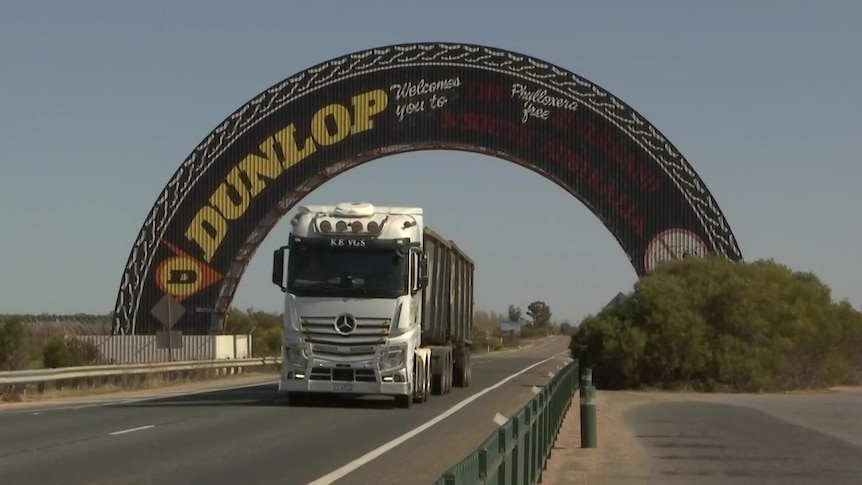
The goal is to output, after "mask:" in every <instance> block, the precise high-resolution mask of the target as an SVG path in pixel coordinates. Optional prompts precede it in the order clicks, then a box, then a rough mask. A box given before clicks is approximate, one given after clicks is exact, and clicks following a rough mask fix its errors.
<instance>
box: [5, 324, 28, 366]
mask: <svg viewBox="0 0 862 485" xmlns="http://www.w3.org/2000/svg"><path fill="white" fill-rule="evenodd" d="M23 339H24V324H23V323H22V322H21V319H19V318H11V319H9V320H5V321H0V370H4V369H8V368H11V367H15V365H14V364H15V360H16V357H17V356H18V353H19V349H20V348H21V342H22V341H23Z"/></svg>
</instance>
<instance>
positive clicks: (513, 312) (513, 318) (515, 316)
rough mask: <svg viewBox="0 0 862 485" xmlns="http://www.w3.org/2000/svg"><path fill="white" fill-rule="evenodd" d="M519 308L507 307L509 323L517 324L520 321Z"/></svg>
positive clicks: (520, 313)
mask: <svg viewBox="0 0 862 485" xmlns="http://www.w3.org/2000/svg"><path fill="white" fill-rule="evenodd" d="M521 315H522V312H521V307H516V306H515V305H509V321H510V322H518V321H520V320H521Z"/></svg>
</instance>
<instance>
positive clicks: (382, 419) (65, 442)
mask: <svg viewBox="0 0 862 485" xmlns="http://www.w3.org/2000/svg"><path fill="white" fill-rule="evenodd" d="M566 343H567V341H566V339H563V338H560V339H554V340H551V341H548V342H546V343H543V344H540V345H537V346H536V347H534V348H530V349H527V350H524V351H520V352H510V353H507V354H501V355H498V356H494V357H488V358H485V359H477V360H476V361H474V363H475V367H474V371H473V384H472V386H471V387H470V388H468V389H454V390H453V392H452V393H451V394H449V395H447V396H433V397H432V399H431V401H430V402H428V403H426V404H422V405H416V406H414V407H413V408H412V409H409V410H402V409H395V408H393V407H392V404H391V402H390V401H381V400H373V399H371V400H362V401H353V402H341V403H326V404H324V403H320V404H321V405H320V406H319V407H303V408H296V407H287V406H286V405H285V403H284V402H282V401H280V400H279V399H278V397H277V395H276V394H275V386H274V385H262V386H257V387H250V388H245V389H237V390H228V391H221V392H215V393H204V394H196V395H190V396H181V397H175V398H168V399H162V400H156V401H145V402H133V403H126V404H117V405H108V406H104V407H86V408H82V409H78V410H75V409H64V410H61V411H52V412H45V413H39V414H33V413H29V414H20V413H19V414H0V483H15V484H16V485H17V484H20V485H27V484H37V483H38V484H42V483H64V484H75V483H82V484H83V483H86V484H126V483H128V484H148V483H153V484H156V483H158V485H168V484H172V483H176V484H195V483H207V484H219V483H225V484H227V483H236V482H241V483H254V484H267V483H279V484H283V483H290V484H294V483H296V484H300V483H308V482H309V481H311V480H313V479H315V478H318V477H321V476H323V475H325V474H327V473H330V472H332V471H333V470H337V469H338V468H339V467H341V466H343V465H345V464H347V463H349V462H351V461H352V460H355V459H357V458H360V457H362V455H364V454H366V453H368V452H369V451H372V450H374V449H375V448H378V447H379V446H381V445H383V444H385V443H387V442H389V441H390V440H392V439H394V438H397V437H399V436H401V435H403V434H404V433H407V432H409V431H411V430H413V429H415V428H416V427H417V426H420V425H422V424H423V423H426V422H427V421H429V420H431V419H433V418H435V417H436V416H438V415H440V414H441V413H444V412H445V411H446V410H448V409H450V408H451V407H452V406H454V405H456V404H458V403H459V402H461V401H463V400H464V399H465V398H467V397H469V396H471V395H474V394H476V393H479V392H481V391H482V390H483V389H485V388H487V387H489V386H492V385H494V384H495V383H497V382H499V381H500V380H502V379H505V378H507V377H509V376H511V375H512V374H514V373H517V372H519V371H521V370H522V369H524V368H525V367H527V366H530V365H532V364H534V363H536V362H539V361H541V360H543V359H544V358H547V357H549V356H552V355H554V354H557V353H560V352H563V351H564V350H565V347H566ZM561 363H562V361H561V360H559V359H555V360H553V361H551V362H548V363H546V364H543V365H541V366H538V367H536V368H535V369H533V370H531V371H529V372H526V373H524V374H523V375H521V376H519V377H517V378H514V379H512V380H511V381H510V382H507V383H506V384H504V385H502V386H500V387H499V388H498V389H495V390H492V391H490V392H488V393H487V394H486V395H484V396H482V397H480V398H478V399H476V400H475V402H472V403H470V404H469V405H467V406H466V407H464V408H463V409H461V410H460V411H458V412H457V413H455V414H454V415H452V416H451V417H449V418H447V419H445V420H443V421H442V422H440V423H439V424H437V425H435V426H434V427H432V428H430V429H428V430H427V431H425V432H424V433H421V434H420V435H418V436H416V437H414V438H412V439H410V440H409V441H407V442H405V443H404V444H403V445H401V446H399V447H396V448H395V449H393V450H391V451H388V452H387V453H383V454H382V456H380V457H379V458H378V459H376V460H373V461H371V462H370V463H367V464H364V465H363V466H361V467H358V469H356V470H355V471H353V472H352V473H350V474H349V475H347V476H346V477H343V478H342V480H341V482H339V483H399V484H400V483H429V482H430V481H431V480H433V479H434V478H436V476H439V473H440V472H442V471H443V470H445V469H446V468H448V467H449V466H450V465H452V464H454V462H456V461H458V460H459V459H460V458H461V457H463V456H464V455H465V454H466V453H467V452H469V451H471V450H472V448H473V447H475V446H476V445H478V443H479V442H480V441H481V440H482V439H484V438H485V437H486V436H487V434H488V433H490V431H491V430H492V429H493V428H494V427H495V425H494V424H493V422H492V421H491V420H492V418H493V415H494V413H495V412H504V413H506V412H513V411H514V410H516V409H517V408H519V407H520V406H521V405H523V403H524V402H526V401H527V399H529V397H530V396H531V395H532V393H531V390H530V388H531V386H533V385H537V384H538V385H541V384H543V383H544V382H546V381H547V374H548V372H549V371H552V370H555V369H556V368H557V367H558V366H559V365H560V364H561ZM440 432H443V433H444V434H443V435H441V434H440ZM112 433H115V434H112ZM117 433H119V434H117ZM444 438H445V439H446V441H444ZM406 450H409V452H405V451H406ZM401 460H410V461H409V463H407V465H410V466H413V468H415V470H412V469H411V474H410V475H409V476H405V475H403V474H404V473H405V471H406V470H407V468H406V467H405V466H404V463H401V462H400V461H401ZM335 478H338V477H335Z"/></svg>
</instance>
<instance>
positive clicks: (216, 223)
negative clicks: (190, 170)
mask: <svg viewBox="0 0 862 485" xmlns="http://www.w3.org/2000/svg"><path fill="white" fill-rule="evenodd" d="M388 105H389V95H388V94H387V92H386V91H385V90H383V89H374V90H371V91H367V92H364V93H361V94H357V95H356V96H353V97H352V98H351V99H350V106H349V107H348V106H345V105H343V104H340V103H332V104H328V105H326V106H324V107H322V108H320V109H318V110H317V112H315V113H314V115H313V116H312V117H311V120H309V128H310V134H309V136H308V137H307V138H305V139H304V140H298V139H297V133H296V132H297V130H296V124H295V123H290V124H289V125H287V126H285V127H284V128H282V129H281V130H279V131H278V132H277V133H274V134H272V135H271V136H270V137H269V138H268V139H267V140H266V141H264V142H263V143H261V144H260V145H259V146H258V150H259V153H250V154H248V155H246V157H245V158H243V159H242V160H241V161H240V162H239V163H238V164H237V165H236V166H235V167H233V168H232V169H231V171H230V172H229V173H228V174H227V176H226V177H225V179H224V180H223V181H222V182H221V184H219V186H218V187H217V188H216V189H215V191H214V192H213V193H212V195H211V196H210V198H209V200H208V203H207V204H205V205H204V206H203V207H201V208H200V210H198V212H197V214H195V216H194V217H193V218H192V221H191V222H190V223H189V225H188V228H187V229H186V232H185V237H186V239H187V240H188V241H189V242H191V243H193V244H195V245H196V246H197V247H198V248H199V249H200V251H201V254H202V258H203V259H204V260H205V261H207V262H211V261H212V259H213V257H214V256H215V254H216V253H217V252H218V249H219V247H220V246H221V244H222V242H223V241H224V239H225V236H227V234H228V232H229V231H230V221H234V220H237V219H239V218H241V217H242V216H243V215H244V214H245V212H246V211H247V210H248V207H249V205H250V204H251V201H252V200H253V199H254V198H255V197H257V196H258V195H260V193H261V192H263V190H264V189H265V188H266V186H267V183H268V181H271V180H275V179H276V178H278V177H279V176H280V175H281V174H282V173H284V171H285V170H287V169H289V168H290V167H292V166H294V165H296V164H297V163H299V162H301V161H302V160H304V159H306V158H308V157H309V156H310V155H311V154H313V153H315V152H316V151H317V150H318V148H320V147H327V146H331V145H335V144H337V143H339V142H341V141H343V140H344V139H346V138H347V137H349V136H353V135H356V134H359V133H362V132H365V131H369V130H371V129H372V128H374V117H375V116H376V115H378V114H380V113H381V112H383V111H384V110H385V109H386V107H387V106H388Z"/></svg>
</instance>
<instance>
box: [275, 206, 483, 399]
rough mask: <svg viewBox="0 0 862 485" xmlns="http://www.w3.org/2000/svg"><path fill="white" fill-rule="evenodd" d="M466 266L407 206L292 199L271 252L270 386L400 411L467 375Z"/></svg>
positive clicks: (465, 380)
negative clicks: (287, 228) (274, 361)
mask: <svg viewBox="0 0 862 485" xmlns="http://www.w3.org/2000/svg"><path fill="white" fill-rule="evenodd" d="M474 267H475V264H474V262H473V260H472V259H470V257H469V256H467V254H466V253H465V252H464V251H462V250H461V249H460V248H459V247H458V246H457V245H456V244H455V243H454V242H452V241H450V240H447V239H445V238H444V237H442V236H440V235H439V234H437V233H436V232H434V231H432V230H431V229H429V228H427V227H425V224H424V214H423V210H422V209H421V208H417V207H375V206H374V205H372V204H370V203H361V202H359V203H357V202H345V203H340V204H336V205H333V206H302V207H299V209H298V211H297V214H296V215H295V216H294V217H293V219H292V220H291V233H290V236H289V241H288V244H287V245H285V246H282V247H281V248H279V249H277V250H276V251H275V252H274V254H273V272H272V282H273V283H274V284H276V285H277V286H279V288H281V290H282V292H284V293H285V297H284V334H283V346H282V357H283V359H282V369H281V376H280V378H279V391H281V392H284V393H286V394H287V396H288V402H291V403H297V402H299V403H302V402H304V400H305V397H307V396H309V395H310V394H337V395H369V394H370V395H387V396H393V397H394V398H395V401H396V402H397V404H398V405H399V406H400V407H405V408H407V407H410V406H411V405H412V404H413V403H422V402H425V401H427V400H428V399H429V398H430V396H431V395H443V394H447V393H449V392H451V390H452V388H453V387H467V386H469V385H470V380H471V375H472V372H471V367H472V366H471V358H470V354H471V347H472V341H471V335H472V329H473V274H474Z"/></svg>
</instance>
